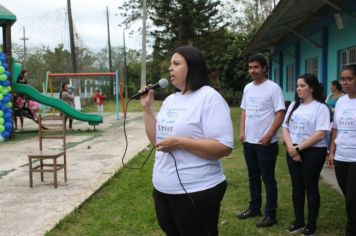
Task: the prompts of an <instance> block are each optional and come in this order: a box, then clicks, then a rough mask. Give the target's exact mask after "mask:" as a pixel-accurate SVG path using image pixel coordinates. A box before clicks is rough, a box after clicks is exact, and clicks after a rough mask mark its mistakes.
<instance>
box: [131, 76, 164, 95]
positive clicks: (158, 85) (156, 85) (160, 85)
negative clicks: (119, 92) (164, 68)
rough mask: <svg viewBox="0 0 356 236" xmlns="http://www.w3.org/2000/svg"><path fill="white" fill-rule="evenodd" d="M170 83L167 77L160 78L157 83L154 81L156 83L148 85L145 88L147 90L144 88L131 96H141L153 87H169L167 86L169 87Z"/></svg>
mask: <svg viewBox="0 0 356 236" xmlns="http://www.w3.org/2000/svg"><path fill="white" fill-rule="evenodd" d="M168 84H169V82H168V80H167V79H165V78H162V79H160V80H159V81H158V82H157V83H154V84H152V85H150V86H147V87H146V88H145V90H143V91H142V92H138V93H136V94H135V95H133V96H132V97H131V98H134V97H137V96H141V95H143V94H146V93H148V91H150V90H151V89H159V88H167V87H168Z"/></svg>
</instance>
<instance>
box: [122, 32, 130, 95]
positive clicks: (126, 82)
mask: <svg viewBox="0 0 356 236" xmlns="http://www.w3.org/2000/svg"><path fill="white" fill-rule="evenodd" d="M123 38H124V68H123V70H124V75H125V99H126V101H127V100H128V96H129V91H128V82H129V80H128V78H127V67H126V45H125V30H124V31H123Z"/></svg>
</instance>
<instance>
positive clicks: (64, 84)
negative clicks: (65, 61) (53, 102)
mask: <svg viewBox="0 0 356 236" xmlns="http://www.w3.org/2000/svg"><path fill="white" fill-rule="evenodd" d="M67 84H68V83H67V82H63V83H62V85H61V91H60V92H59V98H60V99H62V93H63V90H64V87H65V86H66V85H67Z"/></svg>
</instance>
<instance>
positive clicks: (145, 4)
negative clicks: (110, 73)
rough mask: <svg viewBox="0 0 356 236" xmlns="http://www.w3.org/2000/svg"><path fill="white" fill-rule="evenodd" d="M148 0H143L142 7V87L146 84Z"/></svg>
mask: <svg viewBox="0 0 356 236" xmlns="http://www.w3.org/2000/svg"><path fill="white" fill-rule="evenodd" d="M146 9H147V1H146V0H143V7H142V13H143V14H142V55H141V88H142V87H144V86H145V85H146V19H147V10H146Z"/></svg>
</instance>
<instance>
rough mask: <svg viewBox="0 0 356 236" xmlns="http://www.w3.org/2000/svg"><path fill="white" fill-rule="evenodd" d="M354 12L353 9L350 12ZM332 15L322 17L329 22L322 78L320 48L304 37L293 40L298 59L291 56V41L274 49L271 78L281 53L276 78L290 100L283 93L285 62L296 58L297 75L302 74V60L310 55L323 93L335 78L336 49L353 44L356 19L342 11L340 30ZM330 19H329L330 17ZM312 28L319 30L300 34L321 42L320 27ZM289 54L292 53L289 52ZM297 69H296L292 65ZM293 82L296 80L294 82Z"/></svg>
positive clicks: (336, 69) (326, 91) (337, 76)
mask: <svg viewBox="0 0 356 236" xmlns="http://www.w3.org/2000/svg"><path fill="white" fill-rule="evenodd" d="M353 14H354V15H356V10H355V11H354V13H353ZM333 17H334V16H329V17H328V19H325V22H331V23H329V25H326V27H327V35H328V36H327V45H328V46H327V58H326V59H327V70H326V78H322V77H323V73H322V70H323V67H322V61H323V55H322V48H318V47H316V46H314V45H312V44H311V43H309V42H307V41H306V40H301V39H297V42H298V41H299V43H300V51H299V53H297V54H299V58H296V57H295V56H293V55H296V51H295V43H294V44H293V45H292V44H291V42H285V43H282V44H280V46H279V48H276V49H275V52H274V53H273V55H272V61H273V63H271V68H270V69H271V70H272V73H270V74H271V75H272V80H273V81H275V78H274V69H275V68H280V64H279V61H280V53H282V54H283V60H282V63H283V65H282V66H283V74H282V75H281V77H280V80H282V81H281V82H280V84H282V86H281V87H282V89H283V93H284V97H285V100H290V101H292V100H294V93H293V92H287V91H286V88H287V79H286V78H287V65H289V64H292V63H295V62H296V60H299V75H300V74H304V73H306V60H308V59H310V58H317V59H318V75H317V76H318V79H319V81H320V82H321V83H323V82H324V83H323V85H324V88H325V93H326V94H328V93H329V92H330V82H331V81H332V80H335V79H338V78H339V73H340V63H339V52H340V50H343V49H347V48H351V47H356V30H355V29H356V18H355V17H352V16H349V15H347V14H345V13H344V14H343V16H342V18H343V25H344V28H343V29H338V28H337V26H336V23H335V20H334V19H333ZM331 18H332V20H330V19H331ZM311 27H314V28H316V27H317V28H319V29H320V30H319V31H317V32H313V33H311V34H309V35H308V34H306V33H302V34H303V35H304V36H306V37H307V38H309V39H311V40H313V41H315V42H317V43H318V44H320V45H322V30H321V28H320V27H319V26H311ZM289 54H292V55H289ZM296 70H297V71H298V69H297V68H296ZM295 82H296V81H295Z"/></svg>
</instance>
